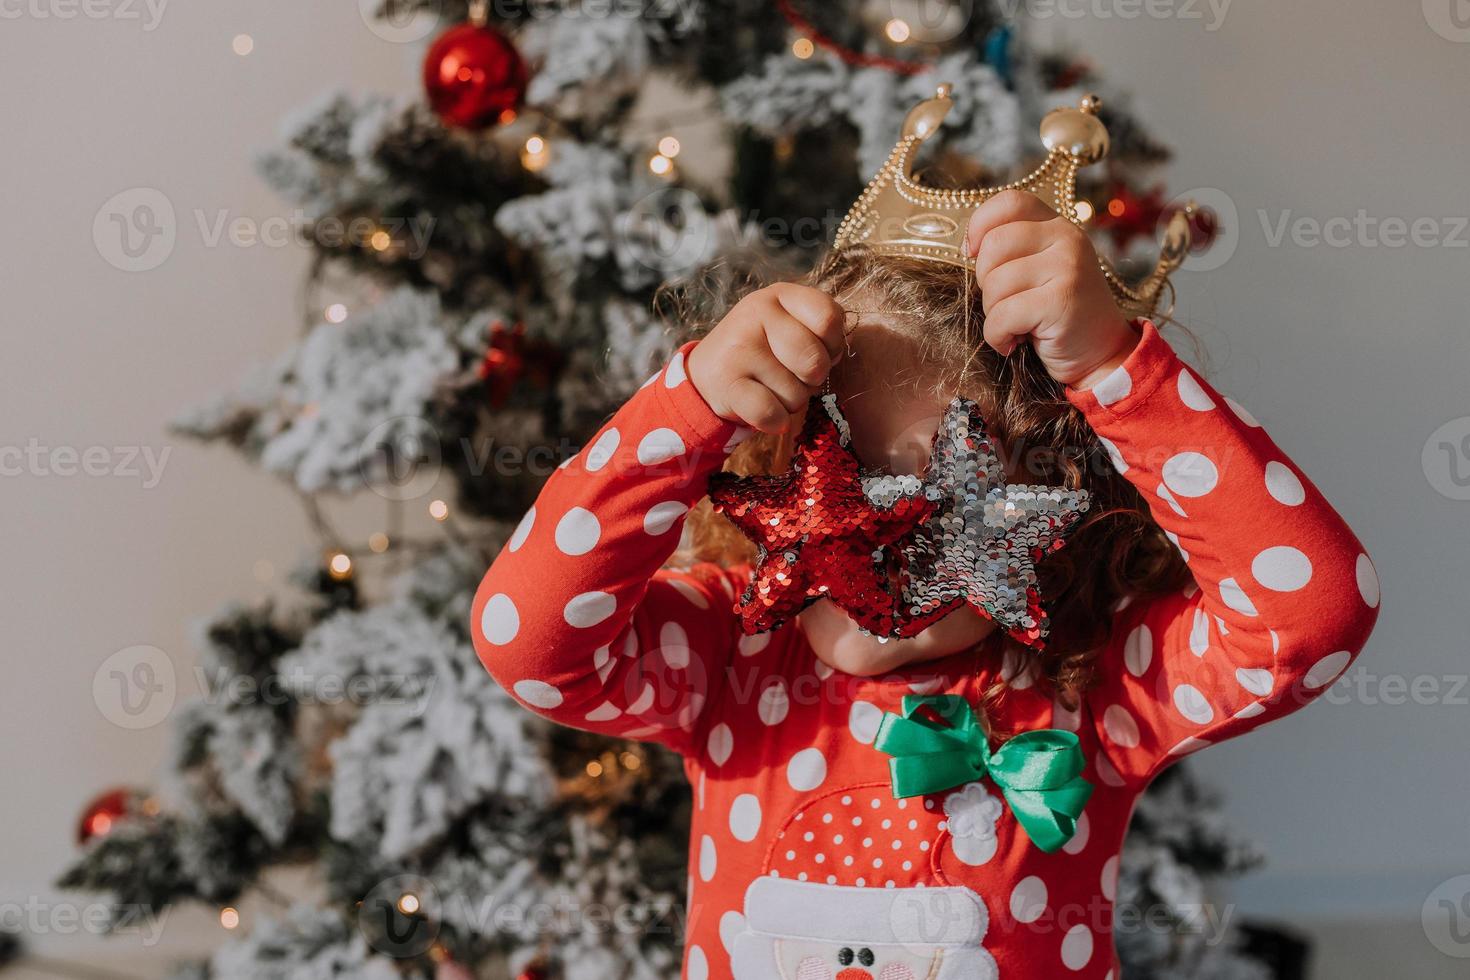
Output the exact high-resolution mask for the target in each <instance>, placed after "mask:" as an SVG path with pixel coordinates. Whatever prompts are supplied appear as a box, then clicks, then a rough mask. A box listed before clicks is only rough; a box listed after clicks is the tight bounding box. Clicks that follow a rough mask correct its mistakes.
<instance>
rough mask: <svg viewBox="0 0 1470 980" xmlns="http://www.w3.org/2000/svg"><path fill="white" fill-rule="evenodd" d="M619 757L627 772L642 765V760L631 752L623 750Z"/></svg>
mask: <svg viewBox="0 0 1470 980" xmlns="http://www.w3.org/2000/svg"><path fill="white" fill-rule="evenodd" d="M620 759H621V761H622V763H623V768H624V769H626V770H628V771H629V772H634V771H636V770H637V769H638V767H639V766H641V765H643V760H642V759H640V758H638V756H636V755H634V754H633V753H632V752H624V753H623V754H622V756H620Z"/></svg>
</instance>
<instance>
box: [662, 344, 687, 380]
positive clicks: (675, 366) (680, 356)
mask: <svg viewBox="0 0 1470 980" xmlns="http://www.w3.org/2000/svg"><path fill="white" fill-rule="evenodd" d="M687 377H688V375H686V374H685V373H684V352H683V351H679V353H677V354H675V355H674V357H673V360H671V361H669V366H668V367H667V368H666V369H665V370H664V387H665V388H677V387H679V386H680V385H681V384H683V383H684V379H685V378H687Z"/></svg>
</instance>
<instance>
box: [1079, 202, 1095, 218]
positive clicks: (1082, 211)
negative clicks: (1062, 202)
mask: <svg viewBox="0 0 1470 980" xmlns="http://www.w3.org/2000/svg"><path fill="white" fill-rule="evenodd" d="M1077 220H1078V221H1091V220H1092V202H1091V201H1078V202H1077Z"/></svg>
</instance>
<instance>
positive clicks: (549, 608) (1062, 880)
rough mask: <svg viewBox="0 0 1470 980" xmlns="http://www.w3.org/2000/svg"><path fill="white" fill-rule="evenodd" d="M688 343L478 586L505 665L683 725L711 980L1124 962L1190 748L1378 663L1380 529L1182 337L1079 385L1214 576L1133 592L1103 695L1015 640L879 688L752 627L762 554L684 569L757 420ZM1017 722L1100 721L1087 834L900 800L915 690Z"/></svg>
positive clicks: (488, 649) (1082, 968) (558, 701)
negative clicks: (1127, 890) (716, 493)
mask: <svg viewBox="0 0 1470 980" xmlns="http://www.w3.org/2000/svg"><path fill="white" fill-rule="evenodd" d="M686 353H687V348H686V349H685V350H684V351H681V352H680V353H679V354H677V355H675V357H674V359H673V360H672V361H671V362H670V363H669V365H668V367H667V368H666V369H665V370H664V371H662V372H661V373H660V374H659V375H658V376H657V377H655V378H654V379H652V380H651V381H650V382H649V383H648V384H647V385H645V386H644V388H643V390H641V391H640V392H639V393H638V394H636V395H635V396H634V397H633V398H632V400H630V401H629V402H628V404H627V405H626V406H624V407H623V409H622V410H620V411H619V412H618V413H617V414H616V415H615V416H614V417H613V418H612V420H611V421H610V422H609V423H608V424H607V425H606V426H605V427H604V428H603V429H602V431H601V432H600V433H599V434H598V436H597V437H596V438H595V439H594V440H593V441H592V442H591V444H590V445H589V446H588V447H587V448H586V449H585V450H584V451H583V452H582V453H581V454H580V455H579V456H578V457H577V458H576V459H574V460H573V461H572V462H571V463H569V464H568V465H566V466H565V467H563V468H562V469H561V470H560V471H558V472H557V473H556V475H555V476H554V477H553V478H552V479H551V480H550V481H549V482H548V483H547V485H546V488H545V489H544V491H543V492H542V494H541V496H540V497H539V498H538V499H537V501H536V504H535V506H534V507H533V508H532V509H531V510H530V512H528V513H527V514H526V516H525V519H524V520H523V521H522V522H521V524H520V526H519V527H518V528H517V529H516V531H515V533H514V535H513V536H512V537H511V539H510V541H509V542H508V543H507V545H506V547H505V550H504V552H503V553H502V554H501V555H500V556H499V558H497V559H496V561H495V563H494V565H493V566H492V567H491V569H490V571H489V572H488V574H487V575H486V576H485V580H484V583H483V585H482V586H481V588H480V590H479V594H478V596H477V597H476V599H475V605H474V622H473V632H474V636H475V642H476V647H477V650H478V652H479V655H480V658H481V659H482V660H483V662H484V663H485V666H486V667H488V668H489V669H490V671H491V672H492V673H493V674H494V675H495V676H496V677H497V678H498V679H499V680H500V682H501V683H502V684H504V685H505V687H506V688H507V689H509V690H510V691H511V692H512V693H513V694H514V695H515V697H516V698H517V699H518V700H519V701H520V702H522V703H523V704H525V705H526V706H527V707H528V708H530V709H532V710H534V711H537V712H539V713H541V714H543V715H545V716H546V717H548V718H551V719H553V720H555V721H557V722H561V723H563V724H566V725H572V726H576V727H579V728H586V729H593V730H596V731H600V732H605V733H608V734H610V735H618V736H624V737H628V738H635V739H647V740H650V741H657V742H661V743H663V744H665V745H667V746H669V747H671V748H673V749H675V750H676V751H678V752H680V753H682V754H683V756H684V758H685V760H686V761H685V767H686V770H687V772H688V775H689V778H690V781H691V783H692V784H693V786H694V825H693V828H692V830H693V832H692V836H691V842H690V854H689V865H690V896H689V915H688V926H687V941H686V953H685V962H684V976H685V977H686V978H691V980H706V978H716V980H730V978H735V980H777V978H779V980H989V978H1002V980H1021V978H1028V980H1031V978H1035V980H1042V978H1045V980H1055V978H1058V977H1078V978H1088V980H1103V978H1117V977H1118V970H1119V968H1118V962H1117V958H1116V956H1115V954H1114V951H1113V944H1112V930H1113V901H1114V898H1115V893H1116V883H1117V875H1118V854H1119V850H1120V848H1121V845H1122V841H1123V835H1124V832H1125V830H1126V829H1127V825H1128V818H1129V815H1130V813H1131V811H1132V808H1133V804H1134V801H1135V800H1136V798H1137V797H1138V795H1139V793H1140V792H1142V790H1143V789H1144V788H1145V786H1146V785H1147V784H1148V782H1149V780H1150V779H1151V778H1153V776H1154V775H1156V774H1157V773H1158V772H1159V771H1160V770H1162V769H1163V768H1164V767H1166V766H1168V765H1169V764H1170V763H1171V762H1173V761H1174V760H1176V759H1178V758H1179V757H1180V756H1183V755H1185V754H1187V753H1190V752H1194V751H1196V750H1198V749H1201V748H1204V747H1205V746H1208V745H1210V744H1212V743H1214V742H1219V741H1222V740H1224V739H1227V738H1232V737H1234V736H1236V735H1240V734H1243V733H1244V732H1246V731H1249V730H1250V729H1252V728H1255V727H1256V726H1258V725H1261V724H1264V723H1265V722H1268V721H1270V720H1272V719H1274V718H1278V717H1280V716H1282V715H1284V714H1287V713H1288V712H1290V711H1293V710H1295V709H1297V708H1299V707H1301V706H1302V705H1303V704H1305V703H1306V702H1308V701H1310V700H1311V699H1313V698H1314V697H1315V696H1317V695H1318V694H1320V693H1321V692H1322V691H1323V690H1324V689H1325V688H1326V687H1327V686H1328V685H1329V684H1330V683H1332V681H1333V680H1335V679H1336V678H1337V677H1338V676H1339V675H1340V674H1341V673H1342V672H1343V671H1344V670H1345V669H1346V668H1347V666H1348V665H1349V664H1350V663H1351V662H1352V660H1353V657H1354V656H1355V655H1356V653H1357V651H1358V650H1359V649H1361V647H1362V645H1363V643H1364V642H1365V640H1366V638H1367V636H1368V633H1369V631H1370V630H1371V628H1372V625H1373V622H1374V620H1375V618H1376V615H1377V607H1378V580H1377V576H1376V575H1375V573H1374V569H1373V565H1372V563H1371V562H1370V561H1369V559H1368V556H1367V555H1366V554H1364V553H1363V550H1362V547H1361V545H1360V544H1359V543H1358V541H1357V539H1356V538H1355V537H1354V536H1353V534H1352V532H1351V531H1350V530H1348V528H1347V527H1346V526H1345V525H1344V523H1343V521H1342V519H1341V518H1339V517H1338V516H1337V514H1336V513H1334V511H1333V510H1332V508H1331V507H1330V506H1329V505H1328V504H1327V502H1326V501H1325V500H1324V499H1323V498H1322V495H1321V494H1320V493H1318V491H1317V490H1316V488H1314V487H1313V486H1312V485H1311V483H1309V482H1308V481H1307V479H1306V478H1305V477H1304V476H1302V474H1301V473H1300V472H1299V471H1298V470H1297V469H1296V467H1295V466H1293V465H1292V463H1291V462H1290V461H1289V460H1288V459H1287V458H1286V457H1285V455H1283V454H1282V452H1281V450H1280V449H1278V448H1277V447H1276V445H1275V444H1274V443H1273V442H1272V441H1271V440H1270V438H1268V437H1267V436H1266V434H1265V433H1264V432H1263V431H1262V430H1261V428H1260V425H1259V424H1258V423H1257V422H1256V421H1255V419H1253V418H1252V417H1251V416H1250V415H1249V414H1248V413H1247V412H1246V411H1245V410H1244V409H1242V408H1241V407H1240V406H1239V405H1236V404H1235V403H1234V402H1232V401H1230V400H1229V399H1228V398H1225V397H1223V396H1221V395H1220V394H1219V393H1217V392H1215V391H1214V390H1213V389H1211V388H1210V387H1209V386H1208V385H1207V384H1205V383H1204V382H1203V381H1202V380H1200V378H1199V377H1198V376H1197V375H1195V374H1194V373H1193V372H1192V371H1191V370H1190V369H1189V368H1188V367H1186V366H1185V365H1184V364H1183V363H1182V362H1180V360H1179V359H1178V358H1177V357H1176V356H1175V354H1174V352H1173V351H1172V350H1171V349H1170V348H1169V346H1168V345H1167V344H1166V343H1165V342H1164V341H1163V340H1162V339H1161V338H1160V337H1159V336H1158V334H1157V333H1156V332H1155V331H1154V329H1153V327H1152V326H1151V325H1149V324H1146V323H1145V324H1143V332H1142V338H1141V340H1140V342H1139V344H1138V347H1137V349H1136V350H1135V351H1134V352H1133V353H1132V354H1131V355H1130V357H1129V358H1128V360H1127V361H1126V363H1125V364H1124V365H1123V366H1122V367H1121V368H1119V369H1118V370H1117V371H1116V372H1115V373H1113V374H1112V375H1111V376H1109V377H1108V378H1106V379H1104V381H1103V382H1101V383H1100V384H1098V385H1097V386H1096V387H1095V388H1093V389H1092V390H1091V391H1088V392H1069V398H1070V399H1071V400H1072V402H1073V403H1074V404H1075V405H1076V406H1077V407H1078V408H1079V409H1081V411H1082V412H1083V413H1084V414H1085V416H1086V418H1087V420H1088V422H1089V423H1090V424H1091V425H1092V427H1093V429H1094V430H1095V431H1096V432H1097V434H1098V435H1099V436H1100V437H1101V439H1102V443H1103V446H1104V447H1105V448H1106V449H1107V452H1108V454H1109V456H1110V457H1111V459H1112V464H1113V465H1114V466H1116V467H1117V469H1118V470H1119V471H1120V472H1121V473H1122V474H1123V475H1124V476H1125V477H1126V478H1127V479H1128V480H1129V481H1131V482H1132V483H1133V485H1134V486H1136V487H1137V488H1138V489H1139V491H1140V492H1141V493H1142V494H1143V496H1144V497H1145V499H1146V500H1147V501H1148V503H1149V507H1150V510H1151V511H1152V514H1153V517H1154V519H1155V520H1156V521H1157V522H1158V523H1159V524H1160V525H1161V526H1162V527H1163V528H1164V530H1165V531H1167V532H1168V535H1169V538H1170V539H1171V540H1172V541H1174V543H1175V544H1176V545H1177V546H1178V548H1179V550H1180V552H1181V553H1182V554H1183V555H1184V557H1185V559H1186V561H1187V562H1188V564H1189V567H1190V569H1191V571H1192V573H1193V577H1194V582H1193V584H1191V585H1190V586H1189V587H1188V588H1186V589H1185V590H1184V591H1182V592H1180V593H1179V594H1177V595H1171V596H1168V597H1165V598H1162V599H1156V600H1153V601H1148V602H1143V601H1137V602H1133V603H1131V604H1124V605H1123V607H1122V608H1120V609H1119V610H1118V612H1117V614H1116V621H1115V625H1114V629H1113V631H1112V636H1111V639H1110V641H1109V642H1108V645H1107V647H1106V649H1105V650H1104V651H1103V652H1102V654H1101V662H1100V669H1099V671H1098V675H1099V677H1098V682H1097V683H1096V684H1095V685H1094V686H1093V687H1092V688H1090V689H1089V690H1088V691H1087V693H1086V694H1085V696H1084V698H1083V700H1082V702H1081V704H1080V706H1079V707H1077V708H1076V709H1073V710H1069V709H1068V708H1066V707H1065V706H1063V705H1061V704H1059V703H1056V702H1055V701H1054V699H1053V697H1052V696H1051V694H1050V693H1049V692H1048V690H1047V686H1046V684H1045V683H1044V682H1042V681H1040V680H1039V679H1038V678H1037V677H1036V676H1034V674H1033V672H1032V670H1031V669H1030V666H1029V663H1028V661H1027V659H1026V657H1025V655H1024V654H1021V653H1018V652H1007V653H1002V652H1001V649H1000V646H999V644H998V643H995V644H989V645H985V646H983V647H982V648H981V649H978V650H975V651H969V652H966V653H963V654H959V655H956V656H952V657H948V658H946V659H943V660H938V661H934V662H930V663H926V664H920V665H916V666H914V667H912V668H909V669H906V670H905V671H904V672H902V673H898V674H892V675H887V676H882V677H873V678H858V677H851V676H848V675H845V674H842V673H839V672H835V671H832V670H831V669H829V668H826V667H824V666H823V665H821V664H820V663H818V662H817V660H816V659H815V657H814V656H813V654H812V651H811V649H810V647H809V646H808V645H807V643H806V640H805V639H804V637H803V635H802V632H801V629H800V628H799V626H797V625H796V624H794V623H791V624H787V625H786V626H784V627H782V628H780V629H777V630H775V631H774V632H772V633H769V634H764V635H759V636H751V637H745V636H742V635H741V634H740V630H739V626H738V622H737V618H736V615H735V613H734V612H733V609H732V605H733V600H734V598H735V596H736V594H737V593H738V591H739V590H740V589H741V588H743V586H744V583H745V581H746V579H747V577H748V575H749V569H746V568H734V569H723V568H719V567H716V566H713V565H698V566H695V567H693V568H688V569H666V568H664V567H663V566H664V564H665V563H666V562H667V561H668V560H669V558H670V556H671V554H672V553H673V552H674V549H675V547H676V545H677V544H678V541H679V532H680V528H681V527H682V525H683V522H684V518H685V515H686V514H687V512H688V510H689V508H690V507H691V506H692V505H693V504H695V503H696V502H697V501H698V500H699V499H700V497H701V496H702V495H703V493H704V489H705V483H706V481H707V479H708V477H709V475H710V474H711V473H712V472H714V471H715V470H717V469H718V468H719V467H720V466H721V464H722V463H723V462H724V459H725V457H726V454H727V453H728V452H729V451H730V449H731V448H733V445H734V444H735V443H737V442H738V441H739V439H740V437H741V435H742V432H741V431H739V430H737V428H736V426H734V425H732V424H730V423H728V422H725V421H723V420H721V419H720V418H718V417H716V416H715V415H714V414H713V413H712V412H711V411H710V409H709V407H708V406H707V405H706V404H705V403H704V401H703V399H702V398H701V397H700V395H699V394H698V392H697V391H695V389H694V386H693V385H692V384H690V382H689V380H688V378H687V377H686V375H685V372H684V363H685V354H686ZM997 681H1001V682H1004V683H1005V684H1006V685H1007V686H1008V689H1009V690H1008V692H1007V696H1006V697H1004V698H1003V699H1001V701H1000V703H999V705H998V706H997V707H995V708H994V709H993V710H992V727H993V728H996V729H1000V730H1006V731H1014V732H1019V731H1025V730H1028V729H1038V728H1061V729H1066V730H1069V731H1073V732H1076V733H1077V735H1078V736H1079V738H1080V739H1081V745H1082V749H1083V752H1084V754H1085V756H1086V758H1087V768H1086V771H1085V776H1086V778H1087V779H1088V780H1089V781H1090V782H1091V783H1092V784H1093V785H1094V786H1095V787H1096V790H1095V792H1094V794H1093V796H1092V799H1091V800H1090V802H1089V803H1088V804H1087V807H1086V810H1085V812H1084V814H1083V816H1082V818H1081V819H1080V821H1079V823H1078V828H1077V833H1076V835H1075V836H1074V837H1073V838H1072V839H1071V840H1070V842H1068V843H1067V844H1066V845H1065V846H1063V847H1062V848H1060V849H1059V850H1057V851H1055V852H1054V853H1050V854H1048V853H1044V852H1043V851H1042V850H1040V849H1039V848H1038V847H1036V846H1035V845H1034V844H1033V843H1032V842H1031V841H1030V839H1029V838H1028V837H1027V836H1026V834H1025V833H1024V832H1023V831H1022V830H1021V828H1020V827H1019V825H1018V824H1017V822H1016V819H1015V816H1014V814H1013V813H1011V811H1010V810H1009V808H1008V807H1007V806H1006V804H1005V801H1004V799H1003V798H1002V795H1001V793H1000V791H999V790H998V789H997V787H996V786H994V785H993V784H992V783H991V782H990V781H989V780H988V779H982V780H980V781H977V782H973V783H969V784H967V785H964V786H961V787H956V788H955V789H953V790H949V791H946V792H944V793H940V794H935V795H932V796H927V797H915V798H912V799H906V800H900V799H895V798H894V796H893V793H892V791H891V789H890V788H889V785H888V779H889V770H888V762H889V757H888V756H886V755H884V754H883V753H882V752H879V751H878V750H877V749H876V748H875V747H874V745H873V743H874V740H875V738H876V736H877V732H878V727H879V723H880V721H881V719H882V718H883V716H884V714H885V712H898V711H899V710H900V703H901V701H902V699H903V698H904V696H905V695H909V694H914V693H919V694H956V695H960V696H962V697H964V698H965V699H967V700H968V701H969V702H970V703H971V704H975V705H978V704H979V702H980V697H981V694H982V692H984V691H986V690H987V689H988V688H990V687H991V686H992V685H993V684H995V683H996V682H997Z"/></svg>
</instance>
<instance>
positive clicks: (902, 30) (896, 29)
mask: <svg viewBox="0 0 1470 980" xmlns="http://www.w3.org/2000/svg"><path fill="white" fill-rule="evenodd" d="M883 33H884V34H886V35H888V40H890V41H892V42H893V43H894V44H902V43H903V42H905V41H907V40H908V39H909V35H910V34H911V33H913V32H912V31H910V30H909V25H908V22H907V21H903V20H899V19H898V18H896V17H895V18H894V19H893V20H890V21H889V22H888V23H887V24H884V25H883Z"/></svg>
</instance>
